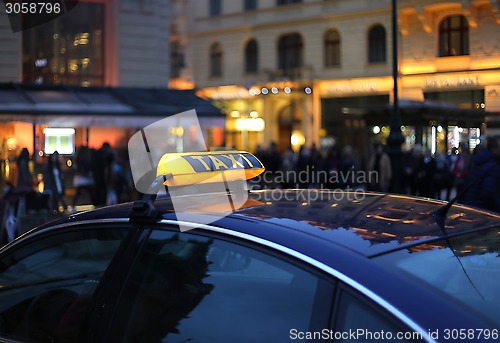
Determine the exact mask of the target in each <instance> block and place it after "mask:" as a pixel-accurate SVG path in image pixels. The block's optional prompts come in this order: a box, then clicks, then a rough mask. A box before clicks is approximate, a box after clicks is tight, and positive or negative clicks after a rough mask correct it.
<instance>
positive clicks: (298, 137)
mask: <svg viewBox="0 0 500 343" xmlns="http://www.w3.org/2000/svg"><path fill="white" fill-rule="evenodd" d="M305 142H306V139H305V137H304V134H303V133H302V132H301V131H299V130H294V131H293V132H292V136H291V137H290V143H291V144H292V146H294V147H297V146H300V145H303V144H304V143H305Z"/></svg>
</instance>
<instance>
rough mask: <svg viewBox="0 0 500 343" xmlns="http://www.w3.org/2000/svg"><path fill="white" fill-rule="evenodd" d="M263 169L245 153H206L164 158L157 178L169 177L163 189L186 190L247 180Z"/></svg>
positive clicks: (157, 171) (159, 166) (255, 159)
mask: <svg viewBox="0 0 500 343" xmlns="http://www.w3.org/2000/svg"><path fill="white" fill-rule="evenodd" d="M264 169H265V168H264V166H263V165H262V162H260V161H259V160H258V159H257V157H255V156H254V155H252V154H250V153H249V152H246V151H239V152H236V151H213V152H212V151H209V152H189V153H169V154H165V155H163V156H162V158H161V159H160V161H159V163H158V168H157V169H156V174H157V176H159V175H166V174H170V175H171V177H170V178H168V179H167V180H166V181H165V182H164V184H165V185H166V186H187V185H193V184H200V183H212V182H218V180H224V181H237V180H249V179H251V178H254V177H256V176H258V175H259V174H261V173H262V172H263V171H264ZM219 177H221V178H222V179H221V178H219Z"/></svg>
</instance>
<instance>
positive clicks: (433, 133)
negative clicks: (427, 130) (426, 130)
mask: <svg viewBox="0 0 500 343" xmlns="http://www.w3.org/2000/svg"><path fill="white" fill-rule="evenodd" d="M431 131H432V145H431V153H432V154H435V153H436V127H435V126H433V127H432V129H431Z"/></svg>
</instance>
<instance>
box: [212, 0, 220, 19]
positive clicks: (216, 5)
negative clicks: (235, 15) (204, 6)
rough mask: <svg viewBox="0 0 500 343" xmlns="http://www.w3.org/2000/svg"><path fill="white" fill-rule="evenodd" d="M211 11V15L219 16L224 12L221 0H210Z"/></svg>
mask: <svg viewBox="0 0 500 343" xmlns="http://www.w3.org/2000/svg"><path fill="white" fill-rule="evenodd" d="M209 12H210V15H211V16H217V15H220V14H221V13H222V4H221V0H210V8H209Z"/></svg>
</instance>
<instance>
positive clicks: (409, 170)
mask: <svg viewBox="0 0 500 343" xmlns="http://www.w3.org/2000/svg"><path fill="white" fill-rule="evenodd" d="M423 164H424V157H423V152H422V146H421V145H420V144H415V146H414V147H413V149H411V151H410V153H408V154H407V155H406V156H405V161H404V166H405V169H404V173H405V179H406V180H407V183H408V187H409V189H408V192H409V194H411V195H417V194H418V190H419V185H420V183H421V178H422V175H423Z"/></svg>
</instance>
